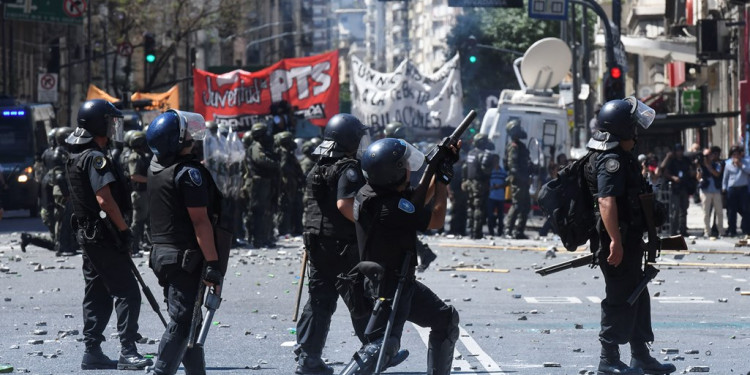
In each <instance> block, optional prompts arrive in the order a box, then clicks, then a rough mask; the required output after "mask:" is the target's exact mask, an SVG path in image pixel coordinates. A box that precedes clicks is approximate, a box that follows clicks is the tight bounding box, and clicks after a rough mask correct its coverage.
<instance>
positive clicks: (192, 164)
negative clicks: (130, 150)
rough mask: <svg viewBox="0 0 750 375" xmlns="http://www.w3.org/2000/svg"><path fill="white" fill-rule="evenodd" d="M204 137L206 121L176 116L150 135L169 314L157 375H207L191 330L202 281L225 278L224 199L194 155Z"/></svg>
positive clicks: (158, 254)
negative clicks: (219, 234) (217, 236)
mask: <svg viewBox="0 0 750 375" xmlns="http://www.w3.org/2000/svg"><path fill="white" fill-rule="evenodd" d="M204 134H205V122H204V120H203V116H201V115H199V114H197V113H192V112H183V111H175V110H169V111H167V112H165V113H163V114H161V115H159V116H157V117H156V118H155V119H154V120H153V121H152V122H151V125H149V127H148V130H147V132H146V141H147V144H148V147H149V148H150V149H151V151H152V152H153V155H154V160H153V161H152V162H151V165H150V168H149V171H148V183H147V186H148V197H149V198H148V199H149V205H150V206H151V231H152V240H153V250H152V251H151V254H150V258H151V259H150V262H149V264H150V266H151V269H153V271H154V274H155V275H156V278H157V279H158V280H159V285H161V286H162V287H163V288H164V298H165V300H166V301H167V312H168V313H169V324H168V325H167V328H166V330H165V331H164V334H163V335H162V338H161V341H160V342H159V353H158V357H157V360H156V365H155V366H154V368H153V370H154V373H155V374H157V375H162V374H168V375H171V374H174V373H175V372H177V369H178V367H179V365H180V362H182V364H183V365H184V367H185V373H186V374H205V373H206V362H205V356H204V352H203V347H202V346H198V345H196V346H192V345H190V347H188V337H189V334H190V329H191V325H192V324H200V323H196V322H194V321H193V307H194V306H195V304H196V301H197V300H198V299H202V298H203V296H201V295H199V291H201V289H200V288H199V285H200V283H201V280H202V282H203V283H204V284H205V285H207V286H216V287H220V286H221V284H222V280H223V275H222V273H221V270H220V265H219V255H218V253H217V249H216V245H215V242H214V226H215V225H218V223H217V221H218V220H219V217H220V209H221V201H222V195H221V192H220V191H219V188H218V187H217V186H216V183H215V182H214V180H213V178H212V176H211V173H210V172H209V171H208V169H206V168H205V167H204V166H203V165H202V164H201V163H200V162H199V161H198V159H197V157H196V156H195V155H194V154H192V152H191V149H192V147H193V143H194V141H195V140H200V139H202V138H203V136H204ZM204 263H205V270H204V267H202V265H203V264H204ZM202 271H203V273H202ZM193 328H195V329H196V331H197V330H200V327H193Z"/></svg>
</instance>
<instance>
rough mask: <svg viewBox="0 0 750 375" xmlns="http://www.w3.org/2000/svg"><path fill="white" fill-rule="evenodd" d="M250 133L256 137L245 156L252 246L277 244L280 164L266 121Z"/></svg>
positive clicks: (255, 126)
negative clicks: (250, 181) (275, 220)
mask: <svg viewBox="0 0 750 375" xmlns="http://www.w3.org/2000/svg"><path fill="white" fill-rule="evenodd" d="M250 135H251V136H252V137H253V143H252V145H251V146H250V152H247V153H246V156H245V157H246V158H247V165H248V167H249V169H250V176H251V178H252V184H251V186H250V207H251V210H250V211H251V212H252V215H253V225H252V227H253V228H252V230H253V233H252V234H253V246H255V247H256V248H261V247H275V246H276V245H275V244H276V240H275V238H274V236H273V217H274V214H275V212H276V208H277V201H276V199H277V197H278V190H279V188H278V186H277V185H278V183H279V180H280V177H281V169H280V168H281V164H280V163H279V158H278V155H276V153H275V152H274V150H273V137H272V136H271V135H269V134H268V126H266V124H263V123H258V124H255V125H253V126H252V128H251V129H250ZM248 237H249V235H248Z"/></svg>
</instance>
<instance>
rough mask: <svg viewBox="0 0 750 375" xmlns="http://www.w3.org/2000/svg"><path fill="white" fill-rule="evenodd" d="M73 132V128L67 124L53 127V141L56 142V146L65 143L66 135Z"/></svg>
mask: <svg viewBox="0 0 750 375" xmlns="http://www.w3.org/2000/svg"><path fill="white" fill-rule="evenodd" d="M71 133H73V128H71V127H69V126H63V127H60V128H56V129H55V142H57V145H58V146H62V145H64V144H65V139H66V138H68V136H69V135H70V134H71Z"/></svg>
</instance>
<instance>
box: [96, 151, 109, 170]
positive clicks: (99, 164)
mask: <svg viewBox="0 0 750 375" xmlns="http://www.w3.org/2000/svg"><path fill="white" fill-rule="evenodd" d="M106 165H107V158H105V157H104V156H102V155H97V156H94V168H96V169H97V170H101V169H103V168H104V167H105V166H106Z"/></svg>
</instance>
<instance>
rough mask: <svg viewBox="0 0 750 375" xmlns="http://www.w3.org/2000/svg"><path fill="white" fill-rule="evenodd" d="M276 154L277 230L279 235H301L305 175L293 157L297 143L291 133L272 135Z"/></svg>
mask: <svg viewBox="0 0 750 375" xmlns="http://www.w3.org/2000/svg"><path fill="white" fill-rule="evenodd" d="M274 143H275V144H276V152H277V153H278V155H279V157H280V159H281V160H280V166H281V189H279V213H278V215H277V219H276V222H277V228H278V230H279V235H285V234H291V235H292V236H299V235H302V209H303V207H302V190H303V189H304V187H305V185H304V183H305V174H304V173H303V172H302V167H301V166H300V164H299V160H297V156H296V155H294V150H296V149H297V143H295V142H294V136H292V133H290V132H287V131H283V132H281V133H276V135H274Z"/></svg>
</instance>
